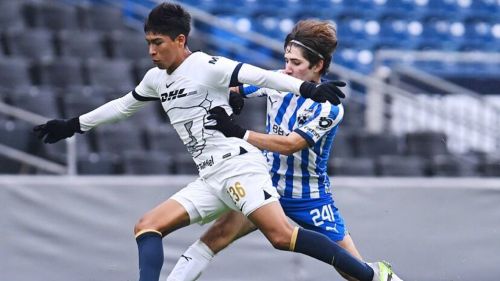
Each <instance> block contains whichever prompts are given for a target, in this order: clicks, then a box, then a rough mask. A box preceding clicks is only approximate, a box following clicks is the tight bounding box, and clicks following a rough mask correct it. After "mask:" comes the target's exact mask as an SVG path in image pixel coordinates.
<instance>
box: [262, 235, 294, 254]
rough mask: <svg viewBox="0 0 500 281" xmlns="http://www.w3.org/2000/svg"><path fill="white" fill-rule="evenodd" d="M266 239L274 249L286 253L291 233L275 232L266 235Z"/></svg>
mask: <svg viewBox="0 0 500 281" xmlns="http://www.w3.org/2000/svg"><path fill="white" fill-rule="evenodd" d="M267 238H268V239H269V242H271V244H272V245H273V247H274V248H275V249H278V250H284V251H288V249H289V248H290V242H291V239H292V233H291V232H290V231H288V230H281V231H278V230H276V231H273V232H271V233H268V235H267Z"/></svg>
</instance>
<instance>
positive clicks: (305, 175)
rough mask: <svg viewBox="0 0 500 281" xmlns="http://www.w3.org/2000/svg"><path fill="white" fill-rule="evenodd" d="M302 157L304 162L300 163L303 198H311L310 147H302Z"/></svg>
mask: <svg viewBox="0 0 500 281" xmlns="http://www.w3.org/2000/svg"><path fill="white" fill-rule="evenodd" d="M300 155H301V157H302V163H300V169H301V170H302V198H311V186H310V184H309V179H310V177H311V174H309V169H308V167H309V148H305V149H302V151H301V152H300Z"/></svg>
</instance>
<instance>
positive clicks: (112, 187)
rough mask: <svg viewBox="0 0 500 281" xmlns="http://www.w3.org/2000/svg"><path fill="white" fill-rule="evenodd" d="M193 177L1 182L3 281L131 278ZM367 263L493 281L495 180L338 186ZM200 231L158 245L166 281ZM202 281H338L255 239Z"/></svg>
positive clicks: (498, 251)
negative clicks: (140, 222) (161, 209)
mask: <svg viewBox="0 0 500 281" xmlns="http://www.w3.org/2000/svg"><path fill="white" fill-rule="evenodd" d="M191 180H193V178H192V177H146V178H140V177H115V178H110V177H102V178H100V177H91V178H81V177H0V206H1V209H0V237H1V238H0V280H2V281H3V280H9V281H33V280H41V281H68V280H72V281H102V280H106V281H135V280H137V265H136V264H137V257H136V251H137V250H136V244H135V241H134V237H133V226H134V223H135V222H136V220H137V219H138V218H139V217H140V216H141V214H142V213H144V212H145V211H147V210H148V209H150V208H151V207H153V206H155V205H156V204H158V203H160V202H161V201H163V200H164V199H166V198H168V197H169V196H170V195H172V194H173V193H174V192H175V191H176V190H178V189H179V188H180V187H183V186H184V185H185V184H186V183H188V182H190V181H191ZM333 184H334V197H335V199H336V201H337V205H338V207H339V208H340V210H341V212H342V214H343V215H344V217H345V219H346V222H347V225H348V227H349V229H350V231H351V234H352V236H353V238H354V240H355V242H356V243H357V246H358V248H359V250H360V251H361V253H362V255H363V256H364V257H365V259H366V260H368V261H373V260H378V259H385V260H388V261H390V262H392V264H393V267H394V268H395V269H396V270H397V272H398V273H399V274H400V275H401V277H403V278H404V279H405V280H413V281H460V280H462V281H471V280H480V281H498V280H500V181H499V180H482V179H391V178H385V179H380V178H377V179H374V178H365V179H355V178H337V179H334V181H333ZM203 229H204V227H200V226H198V225H194V226H190V227H187V228H185V229H183V230H180V231H178V232H176V233H174V234H173V235H171V236H169V237H167V238H166V239H165V240H164V251H165V255H166V259H165V265H164V271H163V274H162V278H161V280H165V278H166V276H167V274H168V271H169V270H170V269H171V268H172V267H173V265H174V263H175V261H176V260H177V257H178V256H179V255H180V254H181V253H182V252H183V251H184V249H185V248H186V247H187V246H188V245H190V244H191V243H192V242H193V241H194V240H195V239H197V237H198V236H199V235H200V233H201V232H202V231H203ZM200 280H207V281H226V280H227V281H229V280H232V281H234V280H243V281H247V280H248V281H251V280H273V281H274V280H290V281H292V280H294V281H306V280H311V281H312V280H314V281H322V280H342V279H341V278H340V277H339V275H338V274H337V273H335V272H334V271H333V270H332V269H331V268H330V267H329V266H327V265H324V264H321V263H320V262H317V261H315V260H313V259H310V258H308V257H306V256H302V255H298V254H291V253H287V252H279V251H277V250H274V249H273V248H272V247H271V246H270V245H269V244H268V242H267V241H266V240H265V239H264V237H263V236H262V235H261V234H260V233H253V234H252V235H250V236H248V237H246V238H244V239H241V240H240V241H237V242H235V243H234V244H233V245H232V246H231V247H230V248H228V249H227V250H225V251H224V252H222V253H221V254H220V255H219V256H218V257H217V258H216V259H215V260H214V262H213V263H212V265H211V266H210V267H209V269H208V270H207V271H206V272H205V274H204V275H203V276H202V277H201V278H200Z"/></svg>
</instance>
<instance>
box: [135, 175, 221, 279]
mask: <svg viewBox="0 0 500 281" xmlns="http://www.w3.org/2000/svg"><path fill="white" fill-rule="evenodd" d="M227 210H228V208H227V206H226V205H225V204H224V202H222V201H221V200H220V199H219V198H218V197H217V196H216V195H214V194H213V192H212V191H211V190H210V188H208V187H207V186H206V184H205V183H204V181H203V180H201V179H198V180H196V181H194V182H192V183H190V184H189V185H188V186H187V187H185V188H183V189H182V190H180V191H179V192H177V193H176V194H174V195H173V196H172V197H171V198H170V199H168V200H167V201H165V202H163V203H161V204H160V205H158V206H157V207H155V208H154V209H152V210H151V211H149V212H147V213H146V214H145V215H144V216H143V217H142V218H141V219H140V220H139V222H138V223H137V224H136V225H135V229H134V232H135V234H136V240H137V245H138V249H139V269H140V270H139V276H140V277H139V281H158V279H159V276H160V271H161V267H162V265H163V245H162V238H163V237H164V236H166V235H167V234H169V233H171V232H172V231H175V230H177V229H179V228H181V227H184V226H187V225H189V224H192V223H195V222H208V221H210V220H213V219H215V218H217V217H218V216H219V215H220V214H221V213H223V212H226V211H227Z"/></svg>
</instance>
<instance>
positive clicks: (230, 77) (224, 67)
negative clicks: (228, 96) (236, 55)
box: [200, 56, 241, 88]
mask: <svg viewBox="0 0 500 281" xmlns="http://www.w3.org/2000/svg"><path fill="white" fill-rule="evenodd" d="M238 65H240V66H241V63H239V62H237V61H233V60H230V59H228V58H225V57H216V56H212V57H210V58H209V59H208V61H207V62H205V63H204V65H201V66H202V67H206V70H207V71H206V72H205V73H206V77H205V79H206V81H203V82H204V84H205V85H218V87H225V88H226V87H229V86H235V83H237V72H238V69H239V67H238ZM200 79H202V77H200Z"/></svg>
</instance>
